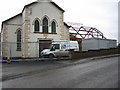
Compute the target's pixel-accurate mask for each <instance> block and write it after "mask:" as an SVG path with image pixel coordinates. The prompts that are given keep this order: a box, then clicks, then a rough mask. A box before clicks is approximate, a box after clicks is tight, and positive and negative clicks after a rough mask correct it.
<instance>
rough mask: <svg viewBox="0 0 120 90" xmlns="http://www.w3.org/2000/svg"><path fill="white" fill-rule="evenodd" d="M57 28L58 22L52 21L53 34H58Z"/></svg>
mask: <svg viewBox="0 0 120 90" xmlns="http://www.w3.org/2000/svg"><path fill="white" fill-rule="evenodd" d="M53 23H54V24H55V26H54V25H53ZM57 27H58V24H57V22H56V20H55V19H53V20H52V21H51V33H53V34H56V33H57Z"/></svg>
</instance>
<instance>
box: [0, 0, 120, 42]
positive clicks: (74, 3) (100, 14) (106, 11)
mask: <svg viewBox="0 0 120 90" xmlns="http://www.w3.org/2000/svg"><path fill="white" fill-rule="evenodd" d="M33 1H36V0H1V2H0V12H1V13H0V24H1V23H2V21H4V20H6V19H8V18H10V17H12V16H14V15H16V14H19V13H21V11H22V9H23V7H24V6H25V5H26V4H29V3H31V2H33ZM53 1H54V2H55V3H56V4H58V5H59V6H60V7H61V8H63V9H64V10H65V13H64V21H65V22H77V23H82V24H83V25H84V26H91V27H95V28H97V29H98V30H100V31H101V32H103V33H104V36H105V37H106V38H108V39H117V40H118V1H119V0H53ZM0 28H1V26H0Z"/></svg>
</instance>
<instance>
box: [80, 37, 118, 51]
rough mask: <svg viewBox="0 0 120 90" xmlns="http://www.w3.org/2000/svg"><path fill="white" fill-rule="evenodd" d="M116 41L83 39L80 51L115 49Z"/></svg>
mask: <svg viewBox="0 0 120 90" xmlns="http://www.w3.org/2000/svg"><path fill="white" fill-rule="evenodd" d="M116 46H117V41H116V40H112V39H100V38H90V39H83V41H82V51H88V50H99V49H109V48H116Z"/></svg>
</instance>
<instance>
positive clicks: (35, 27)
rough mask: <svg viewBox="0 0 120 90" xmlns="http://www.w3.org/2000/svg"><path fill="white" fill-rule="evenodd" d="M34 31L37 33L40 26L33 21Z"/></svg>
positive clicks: (37, 22) (36, 21)
mask: <svg viewBox="0 0 120 90" xmlns="http://www.w3.org/2000/svg"><path fill="white" fill-rule="evenodd" d="M34 29H35V32H39V29H40V24H39V21H38V20H35V24H34Z"/></svg>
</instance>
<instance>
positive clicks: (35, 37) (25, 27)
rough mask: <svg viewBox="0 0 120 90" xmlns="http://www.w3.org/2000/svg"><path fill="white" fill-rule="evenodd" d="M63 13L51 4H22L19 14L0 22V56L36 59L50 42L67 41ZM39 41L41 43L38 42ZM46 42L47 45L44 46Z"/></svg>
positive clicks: (67, 29)
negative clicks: (0, 27) (0, 47)
mask: <svg viewBox="0 0 120 90" xmlns="http://www.w3.org/2000/svg"><path fill="white" fill-rule="evenodd" d="M64 12H65V11H64V10H63V9H62V8H61V7H59V6H58V5H57V4H56V3H54V2H53V1H48V0H47V1H46V2H43V1H41V0H38V1H35V2H32V3H30V4H28V5H25V6H24V8H23V10H22V12H21V13H20V14H18V15H16V16H13V17H11V18H10V19H8V20H5V21H3V22H2V30H1V42H2V56H3V57H9V56H11V57H23V58H32V57H39V56H40V52H41V50H42V49H44V48H45V47H49V45H50V43H51V41H61V40H70V35H69V26H68V25H67V24H66V23H65V22H64ZM40 42H44V43H42V45H41V43H40ZM46 43H47V44H46Z"/></svg>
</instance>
